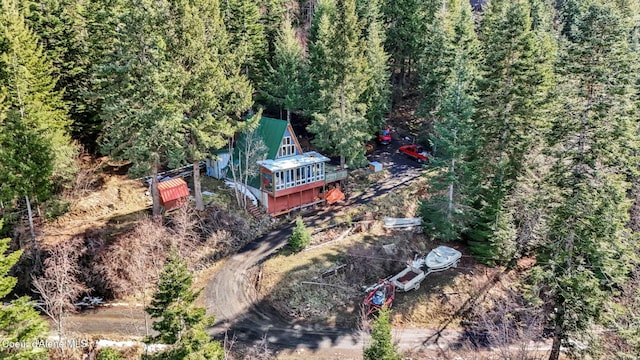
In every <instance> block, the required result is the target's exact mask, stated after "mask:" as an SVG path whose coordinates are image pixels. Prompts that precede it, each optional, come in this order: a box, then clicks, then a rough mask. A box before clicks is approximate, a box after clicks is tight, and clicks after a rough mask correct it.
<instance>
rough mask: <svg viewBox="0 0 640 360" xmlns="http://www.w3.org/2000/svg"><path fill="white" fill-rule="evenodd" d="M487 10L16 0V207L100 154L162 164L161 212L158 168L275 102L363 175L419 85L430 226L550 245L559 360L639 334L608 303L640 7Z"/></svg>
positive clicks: (245, 1) (535, 4)
mask: <svg viewBox="0 0 640 360" xmlns="http://www.w3.org/2000/svg"><path fill="white" fill-rule="evenodd" d="M473 3H474V4H473V7H472V4H470V3H469V1H468V0H442V1H437V2H436V1H418V0H318V1H316V0H300V1H295V0H262V1H249V0H225V1H219V0H168V1H161V2H150V1H148V0H107V1H97V0H39V1H38V0H33V1H31V0H0V4H1V6H0V9H1V11H0V204H1V207H2V211H3V214H5V213H6V214H10V213H13V212H14V211H18V210H21V209H23V208H25V207H26V208H28V211H31V205H32V204H33V203H36V204H37V203H43V202H46V201H51V199H52V198H53V199H55V196H57V194H60V193H61V192H63V191H64V190H65V187H67V186H68V185H69V183H70V182H71V179H73V177H74V174H75V172H76V171H77V162H76V161H74V160H75V159H76V158H77V157H78V156H79V154H81V153H82V152H89V153H90V154H92V155H93V156H98V155H105V156H109V157H111V158H113V159H117V160H123V161H131V162H133V166H132V167H131V170H130V172H131V175H132V176H136V177H137V176H143V175H144V176H152V179H153V181H152V183H153V185H152V189H153V191H152V193H153V196H154V213H156V214H157V213H159V211H160V209H159V205H158V195H157V181H156V179H157V176H156V175H157V173H158V171H160V169H162V168H167V167H169V168H173V167H178V166H183V165H185V164H194V169H196V168H197V166H195V165H197V164H198V163H199V162H200V161H202V160H205V159H206V158H207V157H209V154H211V153H212V152H213V151H215V150H217V149H220V148H223V147H225V146H226V145H227V143H228V140H229V139H230V138H231V137H232V136H233V135H234V133H235V132H236V131H237V130H238V129H239V128H240V127H241V126H242V122H243V119H244V118H245V116H246V115H247V114H248V113H253V112H254V111H257V110H258V109H259V108H264V109H265V112H268V113H270V114H280V117H281V118H284V119H286V120H288V121H290V122H300V124H298V125H300V126H306V129H307V130H308V132H309V133H310V134H311V136H312V141H311V143H312V144H313V146H314V147H315V148H317V149H319V150H321V151H323V152H325V153H327V154H329V155H332V156H335V157H339V158H340V159H341V164H342V165H347V164H348V165H349V166H351V167H352V168H353V167H358V166H361V165H363V164H366V158H365V145H366V143H367V141H369V140H370V139H371V138H373V137H374V136H375V133H376V131H378V130H379V129H380V128H381V127H383V126H384V124H385V122H386V119H387V117H388V115H389V113H390V112H391V111H393V110H394V107H395V106H397V104H399V103H400V102H402V101H403V99H406V98H409V97H417V98H418V99H419V103H420V104H419V106H417V108H416V109H413V110H415V111H416V113H417V114H418V115H419V116H420V117H421V118H422V119H425V120H426V122H425V123H426V124H429V125H428V126H425V128H423V129H420V131H421V133H422V134H423V135H424V139H425V141H424V142H425V143H424V144H423V145H429V146H430V147H431V148H432V149H434V153H433V160H432V161H431V162H430V163H429V165H427V166H426V167H425V169H424V171H423V173H424V176H425V177H427V178H428V179H429V184H430V185H429V187H428V189H426V192H427V193H428V194H429V196H427V197H426V199H425V200H423V201H422V204H421V207H420V213H421V216H422V217H423V218H424V221H425V223H426V228H425V231H426V232H428V233H429V234H431V236H433V237H434V238H435V239H437V240H442V241H462V242H464V243H466V244H468V245H469V247H470V249H471V250H472V251H473V253H474V255H475V256H476V257H477V259H479V260H480V261H482V262H485V263H487V264H492V265H505V266H513V265H514V264H515V263H516V262H517V260H518V259H520V258H522V257H532V258H535V259H536V266H535V267H534V268H533V269H532V270H531V271H530V273H529V274H528V278H527V280H526V283H527V289H528V290H527V291H529V292H530V299H531V301H532V303H537V304H547V305H546V306H542V305H540V311H541V312H543V313H544V314H545V316H546V318H547V320H548V324H549V328H550V329H552V330H551V333H552V336H553V339H554V347H553V351H552V357H554V358H557V357H558V352H559V349H560V345H561V344H567V342H568V339H569V337H570V336H574V337H580V338H584V339H583V340H584V341H590V340H589V339H586V337H588V336H586V335H585V334H587V335H592V334H591V333H589V332H587V331H586V330H589V329H591V328H592V327H593V324H594V323H600V324H603V323H605V322H608V325H609V326H613V327H615V326H620V327H621V329H623V330H629V328H628V326H629V325H628V323H629V322H626V325H625V322H624V321H621V320H620V319H621V318H625V317H626V318H627V319H629V318H633V317H638V316H640V315H639V313H638V310H639V309H640V308H637V307H636V308H633V307H630V308H629V309H626V311H627V312H626V313H625V311H622V310H619V311H622V314H620V313H615V314H613V313H611V312H609V311H608V309H609V308H610V306H609V305H610V303H611V300H612V299H613V298H615V297H616V296H618V295H619V294H620V289H621V288H622V287H623V286H625V284H626V283H627V282H628V281H629V279H630V278H632V277H633V275H634V274H635V272H636V271H637V269H638V260H639V259H638V246H637V243H638V242H637V230H638V229H637V228H636V227H634V226H630V224H632V223H635V224H637V220H636V221H635V222H632V221H631V220H633V219H632V218H631V217H632V216H636V217H637V216H638V214H634V213H630V209H631V207H632V205H633V201H634V200H635V199H636V197H637V189H638V187H637V183H638V180H637V179H638V170H639V169H638V163H639V162H638V149H639V144H640V143H639V140H640V139H639V138H638V135H639V134H638V131H639V126H638V125H639V124H640V121H639V119H640V117H639V112H638V110H639V109H638V107H639V105H640V103H639V99H640V97H639V95H640V93H639V89H640V78H639V76H638V74H640V71H639V70H640V69H639V67H638V65H639V64H640V63H639V58H638V56H639V55H640V44H639V43H638V39H639V38H640V37H639V36H638V35H639V33H638V29H640V5H639V3H638V1H637V0H616V1H604V0H560V1H551V0H491V1H489V2H487V3H486V4H484V5H482V6H480V4H479V3H478V2H473ZM292 114H295V115H296V116H292ZM198 174H199V172H198ZM198 174H195V173H194V178H195V179H196V189H198V190H197V191H196V195H198V191H199V180H198V179H199V177H198V176H196V175H198ZM634 185H636V186H635V187H634ZM196 197H198V196H196ZM199 201H200V202H198V208H199V209H202V203H201V199H200V200H199ZM14 220H15V219H14ZM11 221H12V219H11V218H9V217H7V224H10V223H11ZM0 255H1V254H0ZM523 291H524V290H523ZM634 302H637V299H635V300H634ZM625 326H627V327H626V328H625ZM621 333H622V334H628V338H629V339H633V337H634V336H636V335H637V332H636V333H633V332H632V331H631V332H630V331H622V330H621ZM629 341H630V343H629V344H631V345H629V346H631V348H633V346H635V350H634V351H640V348H639V347H638V346H640V345H638V342H637V341H632V340H629Z"/></svg>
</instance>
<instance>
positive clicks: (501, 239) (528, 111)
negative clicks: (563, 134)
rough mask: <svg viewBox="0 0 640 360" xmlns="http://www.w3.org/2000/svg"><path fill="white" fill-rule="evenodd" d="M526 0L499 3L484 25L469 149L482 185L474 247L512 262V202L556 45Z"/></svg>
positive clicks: (539, 128)
mask: <svg viewBox="0 0 640 360" xmlns="http://www.w3.org/2000/svg"><path fill="white" fill-rule="evenodd" d="M530 11H531V10H530V7H529V3H528V1H524V0H519V1H503V0H495V1H492V2H491V3H490V5H489V9H488V10H487V11H486V13H485V16H484V19H483V24H482V44H483V52H484V56H485V59H484V64H483V65H482V73H483V76H482V78H481V80H480V81H479V82H478V88H479V101H478V107H477V109H478V112H477V114H478V116H477V121H475V122H474V125H473V132H474V135H475V136H476V137H477V139H478V140H477V142H476V143H475V144H474V147H473V148H472V149H471V151H470V156H469V161H470V165H471V166H472V168H471V170H470V171H471V172H472V173H475V174H476V175H475V176H476V179H475V180H474V181H475V182H476V184H474V186H476V187H477V189H478V190H477V191H476V198H475V200H474V207H475V208H476V209H477V210H478V211H479V213H478V216H477V219H476V221H475V222H474V223H473V224H472V225H473V226H472V229H471V231H469V232H468V235H469V237H470V246H471V250H472V251H473V252H474V253H476V254H477V255H479V256H480V257H481V258H483V259H485V260H489V259H495V260H498V261H506V260H508V259H511V258H512V256H513V255H514V254H515V251H516V244H515V238H512V237H510V236H497V235H498V234H502V235H508V234H514V233H515V231H516V229H515V226H516V224H515V223H514V221H513V219H512V213H511V212H510V210H509V205H508V202H509V200H510V197H511V196H512V195H513V190H514V188H515V186H516V185H517V183H518V181H519V179H520V178H521V176H523V174H524V173H525V169H526V163H525V159H526V156H527V154H529V153H530V152H531V151H532V149H533V147H534V146H535V145H536V144H539V143H541V142H542V140H543V138H542V136H543V134H544V132H545V129H546V128H547V127H548V122H547V120H546V117H545V116H544V110H545V104H546V103H547V102H548V92H549V90H550V88H551V86H552V84H553V77H552V63H553V60H554V56H555V55H554V54H555V47H554V46H553V43H552V37H551V36H550V34H548V33H545V32H540V31H534V29H533V28H532V22H531V16H530Z"/></svg>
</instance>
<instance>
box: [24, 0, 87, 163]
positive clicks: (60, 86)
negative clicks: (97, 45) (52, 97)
mask: <svg viewBox="0 0 640 360" xmlns="http://www.w3.org/2000/svg"><path fill="white" fill-rule="evenodd" d="M25 3H26V4H28V6H26V7H25V9H24V11H25V14H26V15H25V16H26V20H27V22H28V25H29V27H30V28H31V29H32V30H33V31H34V33H35V34H36V35H37V36H38V40H39V42H40V44H41V45H42V47H43V49H44V52H45V53H46V54H47V56H48V57H49V58H50V59H51V62H52V65H53V69H52V71H53V76H54V78H56V79H58V81H57V83H56V90H59V91H63V92H62V94H63V98H64V100H65V101H66V103H67V104H68V108H69V115H70V117H71V120H72V123H71V128H72V132H73V135H74V138H76V139H79V140H81V141H82V142H83V143H84V144H85V145H87V146H88V148H89V149H92V150H93V149H94V147H95V140H96V138H97V136H98V126H99V124H98V123H96V120H97V109H96V108H95V106H94V105H93V104H91V103H90V102H89V101H88V100H89V99H88V98H87V96H86V94H87V92H88V91H89V90H90V77H91V67H92V64H93V63H94V62H95V61H96V60H97V59H96V58H95V57H92V51H91V49H92V47H93V46H94V44H93V43H90V42H89V40H90V38H91V36H92V35H90V34H91V32H90V31H88V27H87V21H86V19H87V17H88V16H92V15H89V14H88V13H87V7H88V6H95V4H90V3H89V2H88V1H86V0H33V1H25Z"/></svg>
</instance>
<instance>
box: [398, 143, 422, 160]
mask: <svg viewBox="0 0 640 360" xmlns="http://www.w3.org/2000/svg"><path fill="white" fill-rule="evenodd" d="M398 151H400V152H401V153H403V154H405V155H407V156H408V157H410V158H413V159H415V160H416V161H417V162H418V163H423V162H428V161H429V157H428V156H429V153H428V152H427V150H426V149H425V148H423V147H422V146H419V145H405V146H401V147H400V149H398Z"/></svg>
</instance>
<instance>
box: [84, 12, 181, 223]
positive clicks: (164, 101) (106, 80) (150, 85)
mask: <svg viewBox="0 0 640 360" xmlns="http://www.w3.org/2000/svg"><path fill="white" fill-rule="evenodd" d="M162 5H163V6H156V5H152V4H151V3H149V2H148V0H128V1H125V2H124V3H123V15H122V16H121V19H120V21H121V31H120V32H118V36H117V38H115V39H113V40H112V41H113V43H114V47H113V50H112V52H111V53H110V54H109V55H108V56H107V57H106V58H105V59H104V62H103V63H102V64H101V65H100V67H99V69H98V71H97V78H98V80H99V84H98V85H99V86H100V90H99V94H100V95H101V96H102V97H103V98H104V105H103V111H102V115H101V116H102V118H103V121H104V128H103V132H102V134H101V138H100V144H101V150H102V151H103V152H104V153H106V154H109V155H110V156H112V157H114V158H116V159H122V160H130V161H132V162H133V163H134V165H133V167H132V168H131V170H130V172H131V173H132V174H136V175H141V174H150V175H151V194H152V198H153V214H154V215H159V214H160V196H159V193H158V179H157V174H158V172H159V169H160V167H161V166H162V165H163V164H166V163H169V165H170V166H176V165H177V164H179V163H180V162H182V161H183V160H184V148H183V136H182V134H181V129H182V124H183V121H184V116H185V111H184V104H182V103H181V102H180V100H181V96H182V93H181V91H182V86H181V85H182V84H183V83H184V82H185V72H184V70H183V69H180V68H179V67H178V66H176V64H175V62H174V59H173V58H171V55H172V53H171V52H170V51H168V49H167V39H166V37H165V34H164V28H163V27H162V26H161V25H162V24H163V23H164V22H165V21H166V20H167V19H166V17H164V15H165V14H166V13H167V11H168V9H167V7H168V6H170V4H168V3H163V4H162Z"/></svg>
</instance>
